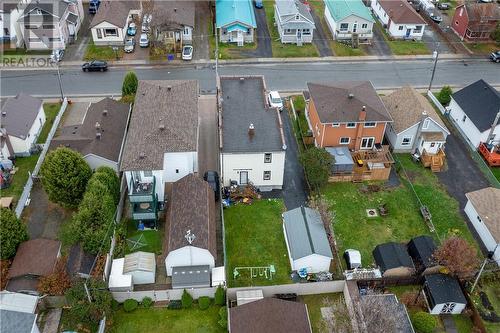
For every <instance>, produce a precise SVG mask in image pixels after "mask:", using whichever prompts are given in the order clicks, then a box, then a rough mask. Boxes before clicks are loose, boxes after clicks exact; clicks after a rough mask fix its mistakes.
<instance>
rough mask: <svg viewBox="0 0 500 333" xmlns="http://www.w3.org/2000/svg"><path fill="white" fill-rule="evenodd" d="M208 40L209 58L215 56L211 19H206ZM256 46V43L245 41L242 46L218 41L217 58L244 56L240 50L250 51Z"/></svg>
mask: <svg viewBox="0 0 500 333" xmlns="http://www.w3.org/2000/svg"><path fill="white" fill-rule="evenodd" d="M208 21H209V22H208V36H209V38H208V42H209V47H210V51H209V53H210V59H214V58H215V32H214V25H213V24H212V20H208ZM256 48H257V43H245V44H244V45H243V46H237V45H236V44H234V43H221V42H219V59H221V60H229V59H242V58H245V56H244V55H243V54H242V53H241V51H251V50H255V49H256Z"/></svg>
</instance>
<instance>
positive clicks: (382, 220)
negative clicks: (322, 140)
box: [322, 155, 477, 266]
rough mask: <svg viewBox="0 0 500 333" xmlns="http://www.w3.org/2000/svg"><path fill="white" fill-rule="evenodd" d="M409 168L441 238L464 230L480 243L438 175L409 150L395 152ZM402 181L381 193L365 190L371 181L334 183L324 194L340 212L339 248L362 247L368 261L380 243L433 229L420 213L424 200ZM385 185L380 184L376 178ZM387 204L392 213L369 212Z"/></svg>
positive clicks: (337, 221) (337, 227) (337, 224)
mask: <svg viewBox="0 0 500 333" xmlns="http://www.w3.org/2000/svg"><path fill="white" fill-rule="evenodd" d="M396 157H397V158H398V159H399V160H400V161H401V163H402V164H403V166H404V167H405V168H406V169H407V171H408V176H409V177H410V178H411V180H412V182H413V183H414V187H415V191H416V192H417V193H418V195H419V196H420V198H421V200H422V202H423V203H424V204H425V205H427V206H428V207H429V209H430V211H431V214H432V217H433V223H434V225H435V227H436V231H437V233H438V234H439V236H440V237H441V238H445V237H447V236H451V235H459V236H462V237H464V238H466V239H467V240H468V241H469V242H471V244H474V246H477V245H476V243H475V242H474V240H473V238H472V235H471V234H470V232H469V230H468V228H467V225H466V224H465V222H464V221H463V219H462V217H461V215H460V213H459V209H458V203H457V202H456V201H455V200H454V199H452V198H451V197H450V196H448V194H447V193H446V190H445V189H444V188H443V187H442V186H441V185H440V184H439V182H438V179H437V177H436V176H435V175H434V174H432V172H431V171H430V170H429V169H424V168H423V167H421V166H420V165H417V164H415V163H413V161H412V160H411V158H410V156H409V155H397V156H396ZM402 182H403V183H402V184H401V185H400V186H398V187H395V188H391V189H383V190H381V191H379V192H372V193H366V194H364V193H362V192H361V191H360V189H361V187H363V186H366V184H353V183H330V184H328V185H326V186H325V187H324V188H323V190H322V193H323V194H324V195H325V197H326V199H327V200H328V201H329V203H330V207H331V209H332V210H333V211H334V212H335V214H336V219H335V222H334V225H333V228H334V232H335V235H336V239H337V243H338V246H339V251H340V252H341V253H343V251H344V250H346V249H348V248H353V249H357V250H359V251H360V252H361V256H362V262H363V265H364V266H368V265H370V264H372V263H373V257H372V251H373V249H374V248H375V246H376V245H378V244H380V243H384V242H389V241H399V242H407V241H409V240H410V239H411V238H412V237H414V236H419V235H423V234H430V235H433V236H434V237H435V238H436V241H437V237H436V235H435V234H431V233H430V231H429V229H428V227H427V225H426V224H425V222H424V220H423V218H422V217H421V215H420V210H419V205H418V203H417V200H416V198H415V196H414V195H413V193H412V191H411V189H410V188H409V186H405V180H404V179H402ZM376 184H380V185H382V184H381V183H376ZM384 203H385V204H387V208H388V210H389V215H388V216H385V217H372V218H368V217H367V216H366V209H368V208H377V207H378V206H379V205H381V204H384Z"/></svg>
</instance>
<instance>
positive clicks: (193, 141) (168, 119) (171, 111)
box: [120, 80, 198, 171]
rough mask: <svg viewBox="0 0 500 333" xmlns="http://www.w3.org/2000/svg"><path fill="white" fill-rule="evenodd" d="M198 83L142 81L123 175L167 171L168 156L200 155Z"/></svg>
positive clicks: (123, 162)
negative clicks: (137, 171) (130, 172)
mask: <svg viewBox="0 0 500 333" xmlns="http://www.w3.org/2000/svg"><path fill="white" fill-rule="evenodd" d="M197 146H198V81H195V80H185V81H182V80H179V81H176V80H172V81H169V80H157V81H153V80H145V81H139V86H138V88H137V93H136V95H135V104H134V108H133V111H132V115H131V117H130V125H129V129H128V133H127V139H126V142H125V148H124V150H123V157H122V161H121V166H120V169H121V171H133V170H163V157H164V154H165V153H167V152H172V153H173V152H196V151H197Z"/></svg>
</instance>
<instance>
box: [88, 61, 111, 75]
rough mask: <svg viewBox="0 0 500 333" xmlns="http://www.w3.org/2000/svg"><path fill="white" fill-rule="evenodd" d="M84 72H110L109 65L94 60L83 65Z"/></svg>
mask: <svg viewBox="0 0 500 333" xmlns="http://www.w3.org/2000/svg"><path fill="white" fill-rule="evenodd" d="M82 70H83V71H84V72H104V71H107V70H108V63H107V62H106V61H102V60H92V61H91V62H86V63H84V64H83V65H82Z"/></svg>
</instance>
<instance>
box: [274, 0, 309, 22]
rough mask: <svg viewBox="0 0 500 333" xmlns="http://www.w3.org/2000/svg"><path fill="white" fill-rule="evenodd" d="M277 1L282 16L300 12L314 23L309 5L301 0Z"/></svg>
mask: <svg viewBox="0 0 500 333" xmlns="http://www.w3.org/2000/svg"><path fill="white" fill-rule="evenodd" d="M275 3H276V7H278V11H279V13H280V14H281V16H285V15H286V16H288V15H296V14H300V15H302V16H304V17H305V18H306V19H308V20H309V21H311V22H313V24H314V20H313V17H312V15H311V12H310V11H309V9H308V7H307V6H306V5H304V4H303V3H302V2H300V1H299V0H277V1H276V2H275Z"/></svg>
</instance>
